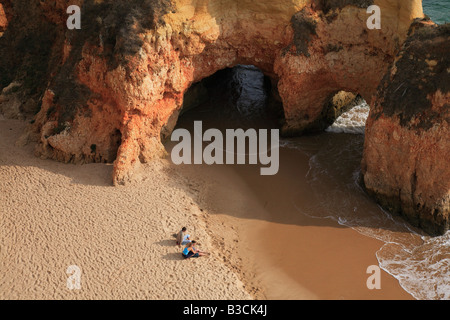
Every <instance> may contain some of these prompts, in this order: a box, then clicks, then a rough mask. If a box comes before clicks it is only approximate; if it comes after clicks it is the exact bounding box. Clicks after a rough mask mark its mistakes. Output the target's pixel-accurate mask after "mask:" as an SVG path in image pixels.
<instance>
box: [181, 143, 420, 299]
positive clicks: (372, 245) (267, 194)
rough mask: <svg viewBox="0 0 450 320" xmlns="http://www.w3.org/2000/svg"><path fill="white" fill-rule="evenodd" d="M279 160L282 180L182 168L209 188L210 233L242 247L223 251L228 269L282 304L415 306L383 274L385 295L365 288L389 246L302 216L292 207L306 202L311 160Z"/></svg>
mask: <svg viewBox="0 0 450 320" xmlns="http://www.w3.org/2000/svg"><path fill="white" fill-rule="evenodd" d="M280 158H281V159H283V160H282V161H281V164H280V172H279V173H278V174H277V175H276V176H273V177H262V176H259V167H257V166H245V165H244V166H217V165H216V166H209V167H208V166H197V168H195V167H194V166H185V167H184V168H183V172H184V174H185V175H187V176H188V177H189V178H188V179H189V180H191V179H201V180H203V183H201V185H202V186H203V192H201V193H200V194H203V196H202V197H201V199H199V200H200V203H202V204H201V205H202V206H205V207H207V211H208V213H209V215H210V217H211V219H210V221H211V222H212V223H210V224H209V228H210V230H214V232H213V233H214V234H219V235H220V234H221V233H222V232H223V233H224V234H227V232H228V231H226V229H227V228H232V229H234V230H235V232H236V233H237V235H238V236H237V240H236V239H235V240H234V241H233V240H231V239H230V240H228V241H227V240H226V239H225V240H223V241H222V242H221V243H220V244H219V248H220V249H219V250H220V251H222V252H226V253H227V254H226V256H227V261H228V260H229V261H228V263H229V264H231V265H233V264H234V265H238V266H239V270H238V271H239V273H240V274H241V277H242V278H243V281H244V283H246V288H247V289H248V290H249V291H250V292H251V293H252V295H253V296H254V297H256V298H261V299H283V300H286V299H294V300H295V299H413V298H412V296H411V295H409V294H408V293H407V292H406V291H404V290H403V288H401V286H400V285H399V283H398V281H397V280H396V279H395V278H394V277H392V276H391V275H389V274H388V273H386V272H384V271H383V270H381V290H369V289H368V288H367V286H366V281H367V279H368V277H369V276H370V274H367V273H366V270H367V268H368V267H369V266H371V265H378V261H377V259H376V252H377V251H378V250H379V249H380V248H381V247H382V245H383V243H382V242H381V241H378V240H376V239H373V238H370V237H367V236H364V235H361V234H360V233H358V232H357V231H355V230H353V229H351V228H348V227H344V226H341V225H339V224H338V223H337V222H335V221H333V220H330V219H317V218H310V217H308V216H306V215H303V214H299V213H298V211H297V210H295V208H294V207H293V204H292V201H291V199H292V197H293V196H295V197H297V198H296V200H297V201H301V199H298V194H297V193H296V192H295V191H294V190H295V189H297V188H302V187H305V185H304V183H305V182H304V176H305V175H306V171H305V169H304V168H307V163H303V164H302V163H301V161H303V162H304V161H307V159H306V157H302V156H301V155H299V154H298V153H297V152H295V151H292V150H289V149H284V148H283V149H281V154H280ZM302 185H303V186H302ZM297 190H298V189H297ZM307 196H308V195H307V194H306V195H305V199H304V200H305V201H309V199H307V198H306V197H307ZM230 226H231V227H230ZM222 230H225V231H222ZM252 288H259V289H258V290H256V291H255V290H253V291H252Z"/></svg>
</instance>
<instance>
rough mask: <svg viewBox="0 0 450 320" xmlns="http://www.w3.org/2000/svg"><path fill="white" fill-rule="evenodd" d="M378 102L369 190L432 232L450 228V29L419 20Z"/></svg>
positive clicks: (368, 150)
mask: <svg viewBox="0 0 450 320" xmlns="http://www.w3.org/2000/svg"><path fill="white" fill-rule="evenodd" d="M413 28H414V29H415V30H414V34H413V35H412V36H411V37H409V38H408V40H407V41H406V43H405V45H404V48H403V50H402V51H401V52H400V54H399V55H398V56H397V58H396V60H395V62H394V64H393V66H392V68H391V69H390V72H388V73H387V74H386V76H385V77H384V79H383V81H382V83H381V85H380V88H379V91H378V94H377V97H376V99H375V101H374V102H373V103H372V106H371V111H370V117H369V119H368V122H367V125H366V140H365V148H364V159H363V164H362V173H363V176H364V178H363V181H364V184H365V187H366V189H367V191H368V192H369V193H370V194H372V195H373V196H374V197H375V198H376V199H378V201H379V202H380V203H381V204H382V205H383V206H384V207H385V208H388V209H389V210H390V211H391V212H394V213H399V214H402V215H403V216H405V217H406V218H407V220H408V221H410V222H411V223H412V224H413V225H415V226H418V227H421V228H422V229H424V230H426V231H427V232H428V233H431V234H442V233H444V232H445V231H446V230H448V228H449V210H450V139H449V137H450V128H449V124H450V80H449V78H450V60H449V58H448V55H449V53H450V25H444V26H439V27H438V26H436V25H434V24H432V23H426V22H419V23H417V24H416V25H415V26H414V27H413Z"/></svg>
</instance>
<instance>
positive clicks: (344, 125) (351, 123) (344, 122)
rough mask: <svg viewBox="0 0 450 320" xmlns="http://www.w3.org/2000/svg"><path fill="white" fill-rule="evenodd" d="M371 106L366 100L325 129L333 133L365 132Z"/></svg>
mask: <svg viewBox="0 0 450 320" xmlns="http://www.w3.org/2000/svg"><path fill="white" fill-rule="evenodd" d="M369 111H370V107H369V105H368V104H367V103H366V102H363V103H362V104H360V105H357V106H355V107H353V108H352V109H350V110H349V111H347V112H345V113H343V114H342V115H340V116H339V117H338V118H337V119H336V121H335V122H334V123H333V124H332V125H331V126H330V127H328V128H327V129H326V130H325V131H327V132H333V133H353V134H364V129H365V125H366V121H367V118H368V116H369Z"/></svg>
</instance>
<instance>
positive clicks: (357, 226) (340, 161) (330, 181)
mask: <svg viewBox="0 0 450 320" xmlns="http://www.w3.org/2000/svg"><path fill="white" fill-rule="evenodd" d="M319 140H320V141H319ZM363 140H364V139H363V137H361V136H360V137H355V138H353V137H352V136H344V137H343V136H338V135H336V136H334V135H323V136H322V138H317V141H319V143H318V145H316V146H315V147H313V146H310V145H309V144H308V143H305V142H304V141H303V140H301V141H298V142H297V141H296V140H289V141H284V143H283V145H282V146H283V147H287V148H290V149H294V150H301V151H303V152H304V153H305V154H308V155H309V167H310V168H309V170H308V172H307V174H306V175H305V180H306V181H307V183H308V186H309V188H308V189H307V190H299V192H300V193H302V194H303V196H298V197H294V198H293V199H292V203H293V205H294V207H295V208H296V209H297V210H298V211H299V212H301V213H302V214H305V215H307V216H309V217H312V218H318V219H332V220H334V221H336V222H337V223H339V224H340V225H345V226H347V227H349V228H352V229H353V230H355V231H357V232H359V233H361V234H363V235H364V236H368V237H372V238H375V239H378V240H380V241H382V242H384V245H383V246H382V247H381V248H380V249H379V250H378V252H377V253H376V256H377V259H378V262H379V266H380V267H381V268H382V269H383V270H385V271H386V272H387V273H389V274H391V275H392V276H393V277H395V278H396V279H397V280H398V281H399V283H400V285H401V286H402V287H403V288H404V289H405V291H407V292H408V293H410V294H411V295H412V296H413V297H414V298H416V299H419V300H439V299H440V300H450V231H449V232H447V233H446V234H445V235H443V236H440V237H430V236H426V235H424V234H423V233H421V232H420V231H419V230H417V229H415V228H413V227H411V225H409V224H408V223H406V222H405V220H403V219H402V218H400V217H397V216H393V215H391V214H390V213H389V212H387V211H385V210H383V209H382V208H381V207H379V206H378V205H377V204H376V203H375V202H374V201H373V199H372V198H370V197H369V196H368V195H367V194H366V193H365V192H364V190H363V189H362V188H361V186H360V184H359V182H358V179H359V175H360V167H359V165H360V154H361V150H362V145H363ZM305 150H308V152H305ZM355 155H356V156H355ZM305 192H308V196H307V197H306V200H305V196H304V195H305ZM299 199H301V200H299Z"/></svg>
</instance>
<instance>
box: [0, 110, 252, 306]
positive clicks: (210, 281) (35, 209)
mask: <svg viewBox="0 0 450 320" xmlns="http://www.w3.org/2000/svg"><path fill="white" fill-rule="evenodd" d="M24 126H25V124H24V123H23V122H20V121H15V120H1V119H0V137H1V139H0V298H1V299H52V298H58V299H134V298H139V299H248V298H251V297H250V295H249V294H248V293H247V292H246V291H245V290H244V289H243V285H242V283H241V281H240V280H239V279H238V277H237V275H236V274H235V273H234V272H233V271H232V270H231V269H230V268H229V267H227V266H226V265H225V264H224V263H223V261H222V260H221V258H220V257H219V256H218V254H217V253H216V252H215V251H214V247H213V246H212V240H211V238H210V237H209V235H208V233H207V231H206V228H205V223H204V217H203V215H205V214H206V213H204V212H202V211H200V209H199V208H198V206H197V205H196V204H195V203H194V201H193V200H192V198H191V197H190V195H189V194H188V193H186V191H185V190H184V189H182V188H181V187H180V186H182V185H188V184H191V185H192V187H193V188H195V185H193V184H192V183H187V182H186V181H182V179H183V178H182V177H178V178H177V176H176V174H175V175H174V174H170V173H169V172H168V170H169V171H170V168H169V166H168V164H167V163H166V162H164V161H161V162H155V163H153V164H152V165H150V166H148V167H146V168H145V170H146V175H145V176H144V177H143V181H141V182H138V183H135V184H133V185H128V186H126V187H118V188H114V187H112V186H110V184H109V183H110V179H111V170H112V166H111V165H103V164H92V165H83V166H75V165H70V164H62V163H58V162H55V161H50V160H41V159H38V158H36V157H34V156H33V146H32V145H30V146H27V147H25V148H24V147H22V148H18V147H15V145H14V144H15V141H16V140H17V138H18V137H19V136H20V133H21V132H22V131H23V129H24ZM192 190H193V189H192ZM194 193H195V191H194ZM193 196H194V195H193ZM181 226H188V227H190V230H189V231H190V234H191V235H192V236H193V237H194V238H195V239H200V241H201V244H202V247H203V249H204V250H210V251H212V256H211V257H208V258H199V259H197V260H195V259H191V260H190V261H184V260H182V259H181V255H180V250H179V249H178V247H176V246H175V245H174V244H175V242H174V238H172V234H173V233H175V232H176V231H177V230H178V229H179V228H181ZM70 265H77V266H79V267H80V268H81V270H82V275H81V285H82V288H81V290H73V291H70V290H68V289H67V286H66V281H67V278H68V276H69V275H68V274H66V270H67V267H68V266H70Z"/></svg>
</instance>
